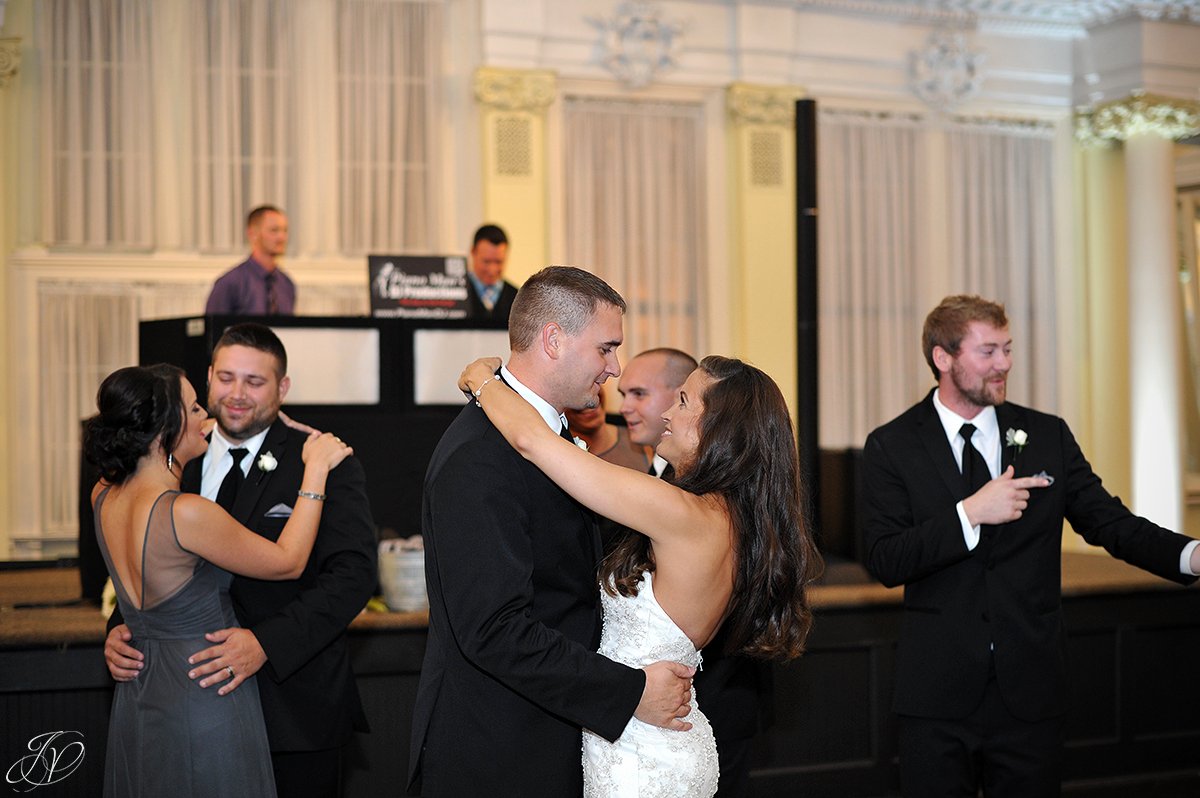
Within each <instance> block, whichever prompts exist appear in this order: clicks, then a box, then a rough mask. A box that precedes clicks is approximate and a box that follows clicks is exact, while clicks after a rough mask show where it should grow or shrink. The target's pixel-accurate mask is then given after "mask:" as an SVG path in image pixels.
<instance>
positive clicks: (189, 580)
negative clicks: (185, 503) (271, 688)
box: [95, 489, 275, 798]
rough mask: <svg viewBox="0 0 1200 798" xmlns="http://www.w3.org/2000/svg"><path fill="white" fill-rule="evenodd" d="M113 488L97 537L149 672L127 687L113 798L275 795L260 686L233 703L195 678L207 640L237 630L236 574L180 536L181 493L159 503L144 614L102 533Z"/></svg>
mask: <svg viewBox="0 0 1200 798" xmlns="http://www.w3.org/2000/svg"><path fill="white" fill-rule="evenodd" d="M107 495H108V489H105V490H104V492H102V493H101V494H100V495H99V496H98V497H97V499H96V507H95V510H96V537H97V538H98V539H99V541H100V550H101V552H102V553H103V554H104V561H105V564H106V565H107V566H108V572H109V574H111V575H112V580H113V587H114V588H115V589H116V593H117V601H118V603H119V605H120V607H121V614H122V615H123V616H124V618H125V623H126V624H127V625H128V626H129V630H130V632H131V633H132V635H133V646H134V647H135V648H137V649H138V650H139V651H141V652H142V654H144V655H145V660H144V665H143V668H142V672H141V673H140V674H139V675H138V677H137V678H136V679H134V680H132V681H128V682H119V683H117V686H116V692H115V694H114V697H113V706H112V715H111V718H110V720H109V727H108V750H107V753H106V756H105V762H104V795H105V796H108V797H109V798H124V797H125V796H170V797H171V798H188V796H196V798H199V796H205V797H206V798H209V797H211V796H230V797H231V798H232V796H238V797H239V798H244V796H273V795H275V779H274V776H273V775H272V770H271V752H270V748H269V746H268V744H267V730H266V726H265V724H264V723H263V716H262V705H261V704H260V703H259V700H258V684H257V683H256V682H255V680H254V678H250V679H247V680H246V681H244V682H243V683H242V684H241V685H240V686H239V687H238V689H236V690H234V691H233V692H232V693H230V694H229V695H225V696H221V695H217V690H218V688H219V685H212V686H210V687H208V688H207V689H204V688H201V687H200V685H199V680H196V681H192V680H190V679H188V676H187V674H188V670H189V669H190V667H191V666H189V665H188V661H187V660H188V657H189V656H191V655H192V654H195V653H196V652H197V651H200V650H202V649H205V648H207V647H208V646H210V645H211V643H209V642H208V641H206V640H205V639H204V634H205V632H211V631H214V630H216V629H224V628H227V627H232V626H237V625H238V622H237V618H236V617H235V616H234V614H233V606H232V604H231V603H230V600H229V583H230V581H231V579H232V576H231V575H230V574H229V572H227V571H224V570H222V569H220V568H218V567H216V566H215V565H213V564H212V563H209V562H207V561H205V560H203V559H201V558H200V557H198V556H197V555H195V554H192V553H191V552H189V551H187V550H185V549H184V548H183V547H182V546H181V545H180V544H179V540H178V538H177V537H176V535H175V523H174V516H173V507H174V505H175V500H176V498H177V497H178V496H179V492H178V491H167V492H165V493H163V494H162V495H161V496H159V497H158V499H157V500H155V502H154V507H153V509H151V511H150V517H149V520H148V521H147V523H146V532H145V543H144V546H143V550H142V586H141V587H142V590H141V595H142V606H141V607H140V608H139V607H138V606H136V605H135V603H134V601H133V600H131V597H130V593H129V591H128V590H127V588H126V586H125V585H123V584H121V580H120V578H119V577H118V576H117V572H116V569H114V568H113V563H112V556H111V555H110V553H109V550H108V545H107V543H106V541H105V539H104V531H103V529H102V528H101V523H100V518H101V514H100V511H101V507H102V506H103V504H104V499H105V497H106V496H107Z"/></svg>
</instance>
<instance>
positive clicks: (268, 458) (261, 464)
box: [258, 452, 279, 473]
mask: <svg viewBox="0 0 1200 798" xmlns="http://www.w3.org/2000/svg"><path fill="white" fill-rule="evenodd" d="M278 466H279V461H278V460H276V459H275V455H273V454H271V453H270V452H263V453H262V455H260V456H259V458H258V470H259V471H263V472H266V473H270V472H272V471H274V470H275V469H276V468H277V467H278Z"/></svg>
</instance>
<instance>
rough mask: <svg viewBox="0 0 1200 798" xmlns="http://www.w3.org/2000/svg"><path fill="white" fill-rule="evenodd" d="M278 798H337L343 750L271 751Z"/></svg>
mask: <svg viewBox="0 0 1200 798" xmlns="http://www.w3.org/2000/svg"><path fill="white" fill-rule="evenodd" d="M271 765H272V766H273V767H274V769H275V792H276V794H277V795H278V796H279V798H338V796H339V795H341V788H342V749H341V748H327V749H325V750H323V751H283V752H279V751H272V752H271Z"/></svg>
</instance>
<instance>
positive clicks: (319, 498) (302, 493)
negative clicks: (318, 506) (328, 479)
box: [296, 490, 325, 502]
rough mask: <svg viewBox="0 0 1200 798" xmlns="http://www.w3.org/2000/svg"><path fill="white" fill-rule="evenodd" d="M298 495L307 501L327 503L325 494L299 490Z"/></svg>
mask: <svg viewBox="0 0 1200 798" xmlns="http://www.w3.org/2000/svg"><path fill="white" fill-rule="evenodd" d="M296 495H297V496H300V497H302V498H305V499H313V500H315V501H319V502H323V501H325V494H324V493H313V492H312V491H311V490H298V491H296Z"/></svg>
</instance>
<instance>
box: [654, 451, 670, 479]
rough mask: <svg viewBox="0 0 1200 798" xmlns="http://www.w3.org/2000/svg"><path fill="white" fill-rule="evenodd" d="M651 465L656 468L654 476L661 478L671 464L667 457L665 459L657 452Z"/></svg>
mask: <svg viewBox="0 0 1200 798" xmlns="http://www.w3.org/2000/svg"><path fill="white" fill-rule="evenodd" d="M651 465H653V466H654V476H656V477H661V476H662V475H663V471H665V470H666V468H667V466H668V465H669V464H668V463H667V459H666V458H665V457H663V456H662V455H661V454H659V453H658V452H655V453H654V462H653V463H651Z"/></svg>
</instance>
